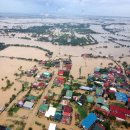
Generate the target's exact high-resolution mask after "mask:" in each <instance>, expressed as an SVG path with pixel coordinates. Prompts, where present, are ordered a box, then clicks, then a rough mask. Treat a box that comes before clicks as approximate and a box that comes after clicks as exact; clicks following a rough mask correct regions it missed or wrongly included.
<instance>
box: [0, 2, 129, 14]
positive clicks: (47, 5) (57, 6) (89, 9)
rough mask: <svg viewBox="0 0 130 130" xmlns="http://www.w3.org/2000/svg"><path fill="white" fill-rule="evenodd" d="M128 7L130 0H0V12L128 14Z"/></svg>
mask: <svg viewBox="0 0 130 130" xmlns="http://www.w3.org/2000/svg"><path fill="white" fill-rule="evenodd" d="M7 3H8V4H7ZM129 7H130V0H0V12H18V13H36V14H41V13H48V14H53V13H54V14H55V13H59V14H66V15H69V14H77V15H80V14H86V15H109V16H111V15H116V16H119V15H120V16H130V9H129Z"/></svg>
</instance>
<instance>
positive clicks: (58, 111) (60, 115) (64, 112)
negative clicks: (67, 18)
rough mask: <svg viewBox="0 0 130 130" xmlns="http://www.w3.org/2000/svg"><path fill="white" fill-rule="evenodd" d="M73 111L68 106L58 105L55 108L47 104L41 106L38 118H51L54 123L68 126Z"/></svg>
mask: <svg viewBox="0 0 130 130" xmlns="http://www.w3.org/2000/svg"><path fill="white" fill-rule="evenodd" d="M72 112H73V109H72V107H71V106H69V105H65V106H64V105H62V104H59V105H58V106H57V107H54V106H53V105H51V104H50V105H49V104H46V103H45V104H44V103H43V104H41V105H40V107H39V110H38V115H39V116H44V117H46V118H51V119H52V120H54V121H57V122H62V123H63V124H67V125H69V124H70V123H71V118H72Z"/></svg>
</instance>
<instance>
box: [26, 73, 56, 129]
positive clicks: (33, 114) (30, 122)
mask: <svg viewBox="0 0 130 130" xmlns="http://www.w3.org/2000/svg"><path fill="white" fill-rule="evenodd" d="M56 75H57V72H56V71H54V75H53V77H52V79H51V81H50V82H49V84H48V86H47V88H46V89H45V90H44V92H43V94H42V96H41V99H40V100H39V101H38V103H37V104H36V106H35V108H34V109H33V110H32V111H31V112H30V114H29V117H28V119H27V121H26V126H25V128H24V130H28V129H29V127H31V126H32V125H33V124H34V123H35V121H36V114H37V112H38V109H39V106H40V105H41V104H42V103H43V98H44V96H46V95H47V94H48V90H51V86H52V84H53V80H54V79H55V77H56Z"/></svg>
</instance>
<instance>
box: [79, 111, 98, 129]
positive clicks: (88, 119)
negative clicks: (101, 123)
mask: <svg viewBox="0 0 130 130" xmlns="http://www.w3.org/2000/svg"><path fill="white" fill-rule="evenodd" d="M96 120H97V116H96V115H95V114H94V113H90V114H89V115H88V116H87V117H86V118H85V119H84V120H83V121H82V122H81V125H82V127H83V128H84V130H88V129H89V128H90V127H91V126H92V125H93V124H94V123H95V122H96Z"/></svg>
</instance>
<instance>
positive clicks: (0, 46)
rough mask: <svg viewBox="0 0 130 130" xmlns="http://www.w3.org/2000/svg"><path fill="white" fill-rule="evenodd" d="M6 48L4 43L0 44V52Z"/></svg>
mask: <svg viewBox="0 0 130 130" xmlns="http://www.w3.org/2000/svg"><path fill="white" fill-rule="evenodd" d="M5 48H7V46H6V45H5V43H0V51H1V50H3V49H5Z"/></svg>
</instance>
